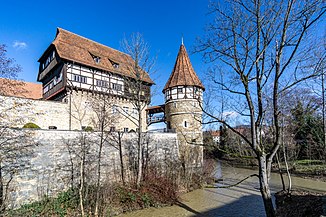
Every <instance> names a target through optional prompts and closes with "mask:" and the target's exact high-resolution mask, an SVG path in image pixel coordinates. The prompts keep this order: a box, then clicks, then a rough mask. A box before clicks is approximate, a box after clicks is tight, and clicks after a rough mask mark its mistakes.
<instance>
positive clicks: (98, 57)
mask: <svg viewBox="0 0 326 217" xmlns="http://www.w3.org/2000/svg"><path fill="white" fill-rule="evenodd" d="M89 54H90V55H91V56H92V58H93V60H94V62H95V63H97V64H99V63H100V62H101V57H100V56H99V55H97V54H94V53H91V52H89Z"/></svg>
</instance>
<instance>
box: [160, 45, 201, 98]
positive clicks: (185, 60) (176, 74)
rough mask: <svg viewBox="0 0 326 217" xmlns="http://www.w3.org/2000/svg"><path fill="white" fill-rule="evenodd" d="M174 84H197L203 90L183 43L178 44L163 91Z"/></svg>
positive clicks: (174, 85)
mask: <svg viewBox="0 0 326 217" xmlns="http://www.w3.org/2000/svg"><path fill="white" fill-rule="evenodd" d="M176 86H197V87H199V88H202V89H203V90H205V87H204V85H203V84H202V83H201V81H200V80H199V78H198V76H197V74H196V72H195V71H194V69H193V68H192V65H191V62H190V59H189V56H188V53H187V51H186V48H185V46H184V45H183V44H182V45H181V46H180V49H179V53H178V56H177V60H176V62H175V65H174V68H173V71H172V73H171V75H170V78H169V80H168V81H167V82H166V84H165V87H164V89H163V92H164V91H165V90H166V89H168V88H171V87H176Z"/></svg>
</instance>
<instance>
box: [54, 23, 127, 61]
mask: <svg viewBox="0 0 326 217" xmlns="http://www.w3.org/2000/svg"><path fill="white" fill-rule="evenodd" d="M57 29H58V30H59V31H60V30H61V31H65V32H68V33H69V34H72V35H75V36H78V37H80V38H82V39H85V40H87V41H90V42H92V43H95V44H98V45H100V46H103V47H106V48H109V49H111V50H114V51H117V52H119V53H121V54H124V55H127V56H130V57H131V55H130V54H127V53H124V52H122V51H119V50H117V49H115V48H112V47H109V46H108V45H104V44H101V43H99V42H96V41H94V40H92V39H89V38H86V37H85V36H82V35H78V34H76V33H73V32H71V31H69V30H66V29H63V28H61V27H57ZM57 35H58V34H57ZM56 37H57V36H56ZM55 39H56V38H55ZM61 41H62V40H61ZM66 43H67V44H70V43H68V42H66ZM78 47H81V46H78ZM81 48H83V47H81Z"/></svg>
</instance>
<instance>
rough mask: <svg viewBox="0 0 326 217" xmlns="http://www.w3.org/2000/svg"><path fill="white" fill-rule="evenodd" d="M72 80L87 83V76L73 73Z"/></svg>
mask: <svg viewBox="0 0 326 217" xmlns="http://www.w3.org/2000/svg"><path fill="white" fill-rule="evenodd" d="M72 80H73V81H76V82H80V83H83V84H87V77H86V76H82V75H76V74H73V75H72Z"/></svg>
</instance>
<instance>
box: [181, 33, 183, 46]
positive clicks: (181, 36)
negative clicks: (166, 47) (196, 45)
mask: <svg viewBox="0 0 326 217" xmlns="http://www.w3.org/2000/svg"><path fill="white" fill-rule="evenodd" d="M181 44H182V45H183V34H182V36H181Z"/></svg>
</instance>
